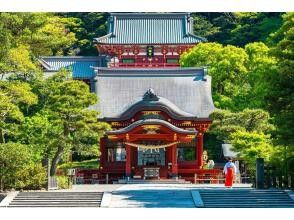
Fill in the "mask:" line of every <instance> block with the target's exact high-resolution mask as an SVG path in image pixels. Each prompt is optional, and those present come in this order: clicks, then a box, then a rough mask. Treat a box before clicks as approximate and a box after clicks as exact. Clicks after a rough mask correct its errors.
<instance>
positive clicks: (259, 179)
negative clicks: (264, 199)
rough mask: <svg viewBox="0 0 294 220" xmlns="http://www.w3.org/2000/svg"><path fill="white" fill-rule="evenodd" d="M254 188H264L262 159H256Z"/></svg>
mask: <svg viewBox="0 0 294 220" xmlns="http://www.w3.org/2000/svg"><path fill="white" fill-rule="evenodd" d="M256 188H257V189H263V188H264V159H263V158H257V159H256Z"/></svg>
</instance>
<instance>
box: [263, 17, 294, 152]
mask: <svg viewBox="0 0 294 220" xmlns="http://www.w3.org/2000/svg"><path fill="white" fill-rule="evenodd" d="M283 20H284V22H283V25H282V27H281V28H280V29H279V30H278V31H277V32H276V33H275V34H273V36H272V37H273V39H274V40H276V41H277V44H276V47H274V48H272V50H271V53H272V54H273V55H274V56H275V58H276V59H277V74H275V75H273V76H272V78H271V80H270V84H271V90H270V91H269V94H268V96H267V100H268V102H269V107H268V109H269V111H270V112H271V113H272V114H273V115H274V120H275V124H276V127H277V133H276V135H277V138H278V142H279V144H281V145H285V146H287V145H288V146H291V147H292V149H293V146H294V136H293V133H294V128H293V124H294V114H293V112H294V99H293V97H294V89H293V88H294V80H293V78H294V72H293V69H294V62H293V57H294V50H293V48H294V43H293V39H294V21H293V20H294V13H286V14H285V15H284V16H283Z"/></svg>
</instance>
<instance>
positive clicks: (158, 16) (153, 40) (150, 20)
mask: <svg viewBox="0 0 294 220" xmlns="http://www.w3.org/2000/svg"><path fill="white" fill-rule="evenodd" d="M108 23H109V26H108V34H107V35H105V36H102V37H99V38H95V39H94V41H96V42H97V43H101V44H195V43H199V42H202V41H206V39H205V38H202V37H198V36H195V35H194V34H193V30H192V29H193V19H192V18H191V17H190V14H189V13H112V14H111V16H110V18H109V21H108Z"/></svg>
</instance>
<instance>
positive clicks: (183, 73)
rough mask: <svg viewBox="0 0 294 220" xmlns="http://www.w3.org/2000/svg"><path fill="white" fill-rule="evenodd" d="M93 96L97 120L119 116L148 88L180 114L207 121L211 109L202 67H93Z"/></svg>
mask: <svg viewBox="0 0 294 220" xmlns="http://www.w3.org/2000/svg"><path fill="white" fill-rule="evenodd" d="M96 71H97V77H96V86H95V87H96V88H95V89H96V93H97V96H98V97H99V102H98V104H97V105H95V106H92V108H94V109H96V110H98V111H99V112H100V113H101V114H100V117H101V118H115V117H119V116H120V115H121V114H122V113H123V112H125V111H126V110H127V109H128V108H130V106H132V105H134V104H135V103H137V102H138V101H140V100H142V96H143V95H144V93H145V92H146V91H147V90H148V89H149V88H152V89H153V90H154V92H155V93H156V95H158V96H159V97H162V98H163V99H167V100H168V101H169V102H171V103H173V104H174V105H176V106H177V107H178V108H179V109H180V110H182V111H183V112H185V113H187V114H189V115H191V116H195V117H198V118H208V116H209V115H210V113H212V111H213V110H214V105H213V101H212V97H211V77H210V76H207V75H205V70H204V69H203V68H185V69H184V68H171V69H168V68H165V69H107V68H97V70H96Z"/></svg>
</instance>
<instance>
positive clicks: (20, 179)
mask: <svg viewBox="0 0 294 220" xmlns="http://www.w3.org/2000/svg"><path fill="white" fill-rule="evenodd" d="M31 158H32V152H31V151H30V150H29V149H28V148H27V147H26V145H23V144H20V143H12V142H9V143H0V190H1V191H3V189H9V188H17V189H23V188H29V189H39V188H40V187H42V186H44V184H45V182H46V172H45V169H44V168H43V167H41V164H40V163H34V162H33V161H32V160H31Z"/></svg>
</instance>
